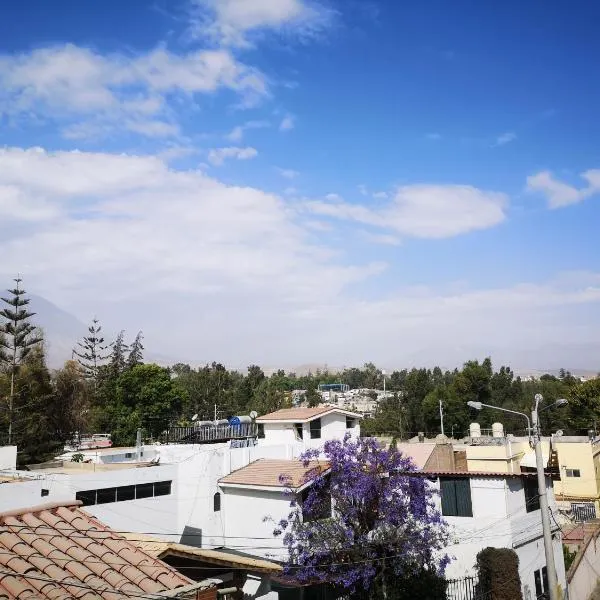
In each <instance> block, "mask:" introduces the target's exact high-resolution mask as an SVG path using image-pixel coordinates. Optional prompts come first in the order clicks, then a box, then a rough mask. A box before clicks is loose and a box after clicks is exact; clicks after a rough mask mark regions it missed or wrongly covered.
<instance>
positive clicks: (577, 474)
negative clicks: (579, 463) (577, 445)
mask: <svg viewBox="0 0 600 600" xmlns="http://www.w3.org/2000/svg"><path fill="white" fill-rule="evenodd" d="M565 471H566V473H567V477H581V471H580V470H579V469H565Z"/></svg>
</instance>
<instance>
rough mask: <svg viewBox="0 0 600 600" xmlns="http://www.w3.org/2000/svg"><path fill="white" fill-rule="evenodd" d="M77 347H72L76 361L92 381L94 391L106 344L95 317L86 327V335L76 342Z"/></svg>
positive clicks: (104, 358) (104, 357)
mask: <svg viewBox="0 0 600 600" xmlns="http://www.w3.org/2000/svg"><path fill="white" fill-rule="evenodd" d="M77 346H78V349H73V354H74V356H76V357H77V362H78V363H79V364H80V365H81V367H82V368H83V371H84V373H85V376H86V377H87V378H88V379H89V380H90V381H92V384H93V388H94V393H95V392H96V391H97V387H98V372H99V369H100V366H101V365H102V363H103V362H104V361H105V360H106V358H107V356H106V353H105V351H106V345H105V344H104V336H103V335H102V326H101V325H100V321H98V319H97V318H95V317H94V318H93V319H92V322H91V324H90V326H89V327H88V335H86V336H84V338H83V339H82V340H81V341H79V342H77Z"/></svg>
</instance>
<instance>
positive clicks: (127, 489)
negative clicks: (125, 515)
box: [117, 485, 135, 502]
mask: <svg viewBox="0 0 600 600" xmlns="http://www.w3.org/2000/svg"><path fill="white" fill-rule="evenodd" d="M125 500H135V485H122V486H121V487H118V488H117V502H124V501H125Z"/></svg>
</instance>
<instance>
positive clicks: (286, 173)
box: [277, 167, 300, 179]
mask: <svg viewBox="0 0 600 600" xmlns="http://www.w3.org/2000/svg"><path fill="white" fill-rule="evenodd" d="M277 171H278V172H279V174H280V175H281V176H282V177H285V178H286V179H296V177H298V175H300V173H298V171H294V169H281V168H279V167H277Z"/></svg>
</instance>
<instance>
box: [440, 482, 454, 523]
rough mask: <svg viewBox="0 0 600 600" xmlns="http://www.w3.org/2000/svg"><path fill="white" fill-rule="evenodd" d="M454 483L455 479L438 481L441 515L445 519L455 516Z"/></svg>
mask: <svg viewBox="0 0 600 600" xmlns="http://www.w3.org/2000/svg"><path fill="white" fill-rule="evenodd" d="M455 483H456V480H455V479H440V492H441V496H442V514H443V515H444V516H446V517H453V516H455V515H456V514H457V513H456V489H455Z"/></svg>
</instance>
